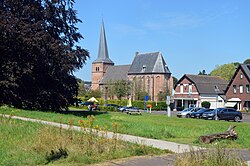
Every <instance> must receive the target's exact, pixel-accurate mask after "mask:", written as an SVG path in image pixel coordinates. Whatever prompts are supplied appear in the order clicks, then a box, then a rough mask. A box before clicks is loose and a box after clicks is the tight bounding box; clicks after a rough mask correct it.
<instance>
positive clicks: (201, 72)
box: [198, 70, 207, 75]
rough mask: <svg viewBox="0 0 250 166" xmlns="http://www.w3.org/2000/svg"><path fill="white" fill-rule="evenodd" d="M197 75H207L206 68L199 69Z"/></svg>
mask: <svg viewBox="0 0 250 166" xmlns="http://www.w3.org/2000/svg"><path fill="white" fill-rule="evenodd" d="M198 75H207V74H206V70H202V71H199V73H198Z"/></svg>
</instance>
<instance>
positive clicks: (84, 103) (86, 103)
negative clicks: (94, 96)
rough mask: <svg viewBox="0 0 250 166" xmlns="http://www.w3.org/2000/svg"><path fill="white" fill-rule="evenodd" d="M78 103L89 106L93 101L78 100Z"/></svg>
mask: <svg viewBox="0 0 250 166" xmlns="http://www.w3.org/2000/svg"><path fill="white" fill-rule="evenodd" d="M79 104H80V105H86V106H89V105H94V102H90V101H86V102H80V103H79Z"/></svg>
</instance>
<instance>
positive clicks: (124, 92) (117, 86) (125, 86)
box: [114, 80, 131, 100]
mask: <svg viewBox="0 0 250 166" xmlns="http://www.w3.org/2000/svg"><path fill="white" fill-rule="evenodd" d="M130 90H131V88H130V85H129V82H128V81H126V80H118V81H116V82H114V94H115V95H116V97H117V98H118V99H119V100H121V98H122V97H125V96H129V95H130Z"/></svg>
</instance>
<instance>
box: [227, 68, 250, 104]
mask: <svg viewBox="0 0 250 166" xmlns="http://www.w3.org/2000/svg"><path fill="white" fill-rule="evenodd" d="M241 75H242V77H241ZM249 84H250V82H249V81H248V80H247V77H246V75H245V74H244V72H243V71H242V69H241V68H240V69H239V70H238V72H237V74H236V76H235V78H234V80H233V82H232V83H231V85H230V87H229V89H228V90H227V92H226V98H227V100H228V99H230V98H239V99H241V101H242V102H241V108H243V107H244V104H245V101H246V100H248V101H249V100H250V93H246V85H249ZM233 85H236V93H234V92H233ZM240 85H243V93H240Z"/></svg>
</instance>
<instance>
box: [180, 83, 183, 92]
mask: <svg viewBox="0 0 250 166" xmlns="http://www.w3.org/2000/svg"><path fill="white" fill-rule="evenodd" d="M180 93H183V84H181V85H180Z"/></svg>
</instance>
